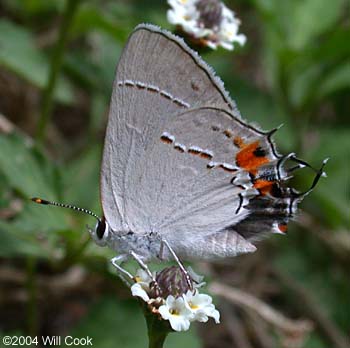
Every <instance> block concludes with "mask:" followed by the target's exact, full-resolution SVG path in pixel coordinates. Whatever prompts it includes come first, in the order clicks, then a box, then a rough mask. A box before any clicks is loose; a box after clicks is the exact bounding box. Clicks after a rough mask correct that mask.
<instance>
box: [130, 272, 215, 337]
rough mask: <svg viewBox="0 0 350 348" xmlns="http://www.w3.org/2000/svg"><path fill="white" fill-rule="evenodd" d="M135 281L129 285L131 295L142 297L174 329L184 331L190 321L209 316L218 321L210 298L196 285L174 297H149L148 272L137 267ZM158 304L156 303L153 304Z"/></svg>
mask: <svg viewBox="0 0 350 348" xmlns="http://www.w3.org/2000/svg"><path fill="white" fill-rule="evenodd" d="M135 280H136V283H135V284H133V285H132V286H131V293H132V295H133V296H138V297H140V298H142V300H143V301H145V302H146V303H147V304H148V305H150V306H151V307H152V312H153V313H155V314H159V315H160V316H161V317H162V318H163V319H164V320H169V323H170V326H171V328H172V329H173V330H174V331H186V330H188V329H189V327H190V324H191V322H193V321H199V322H207V321H208V319H209V317H211V318H213V319H214V320H215V322H216V323H219V322H220V313H219V311H218V310H217V309H215V306H214V304H213V303H212V298H211V297H210V296H209V295H206V294H200V293H199V291H198V287H199V286H200V285H199V286H197V287H196V288H195V289H194V290H193V291H191V290H188V291H187V293H186V294H183V295H182V296H179V297H177V298H175V297H174V296H173V295H168V297H167V298H166V299H163V298H156V299H153V298H150V296H149V293H150V290H151V289H150V285H151V282H152V279H151V278H150V277H149V276H148V274H147V273H146V272H145V271H143V270H141V269H139V270H138V271H137V273H136V277H135ZM155 304H158V305H155Z"/></svg>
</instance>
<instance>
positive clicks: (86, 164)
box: [62, 146, 102, 211]
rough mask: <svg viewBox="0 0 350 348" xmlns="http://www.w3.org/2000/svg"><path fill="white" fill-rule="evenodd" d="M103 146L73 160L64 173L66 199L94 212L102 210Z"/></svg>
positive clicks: (95, 147) (92, 148)
mask: <svg viewBox="0 0 350 348" xmlns="http://www.w3.org/2000/svg"><path fill="white" fill-rule="evenodd" d="M101 154H102V149H101V146H94V147H91V148H90V149H88V150H87V151H85V152H83V153H82V154H81V155H80V156H79V157H78V158H75V159H74V160H72V161H71V162H70V163H69V164H68V165H66V168H65V170H64V172H63V174H62V175H63V187H64V199H65V200H66V201H67V202H71V203H72V204H75V205H77V206H80V207H86V208H88V209H91V210H93V211H98V210H100V197H99V187H100V164H101Z"/></svg>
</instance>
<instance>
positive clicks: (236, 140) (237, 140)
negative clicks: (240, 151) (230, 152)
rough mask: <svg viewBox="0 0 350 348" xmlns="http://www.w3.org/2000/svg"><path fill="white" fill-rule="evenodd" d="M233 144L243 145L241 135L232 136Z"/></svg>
mask: <svg viewBox="0 0 350 348" xmlns="http://www.w3.org/2000/svg"><path fill="white" fill-rule="evenodd" d="M233 144H234V145H236V146H237V147H239V148H241V147H243V144H244V143H243V139H242V138H241V137H234V138H233Z"/></svg>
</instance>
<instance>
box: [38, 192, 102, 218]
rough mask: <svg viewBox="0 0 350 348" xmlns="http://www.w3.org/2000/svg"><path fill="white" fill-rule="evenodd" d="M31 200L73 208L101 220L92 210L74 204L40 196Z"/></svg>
mask: <svg viewBox="0 0 350 348" xmlns="http://www.w3.org/2000/svg"><path fill="white" fill-rule="evenodd" d="M31 200H32V201H33V202H35V203H38V204H44V205H55V206H56V207H61V208H67V209H73V210H77V211H81V212H82V213H85V214H88V215H91V216H93V217H94V218H95V219H97V221H99V222H101V218H100V217H99V216H97V215H96V214H95V213H93V212H92V211H90V210H87V209H84V208H79V207H76V206H74V205H71V204H63V203H57V202H52V201H47V200H46V199H42V198H38V197H34V198H31Z"/></svg>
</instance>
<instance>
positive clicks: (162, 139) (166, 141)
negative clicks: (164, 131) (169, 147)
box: [160, 135, 173, 144]
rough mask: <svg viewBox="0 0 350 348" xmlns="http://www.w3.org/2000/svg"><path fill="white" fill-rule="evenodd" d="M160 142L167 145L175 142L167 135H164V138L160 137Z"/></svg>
mask: <svg viewBox="0 0 350 348" xmlns="http://www.w3.org/2000/svg"><path fill="white" fill-rule="evenodd" d="M160 140H161V141H162V142H163V143H166V144H171V143H172V142H173V141H172V140H171V139H170V138H168V137H167V136H165V135H162V136H161V137H160Z"/></svg>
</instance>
